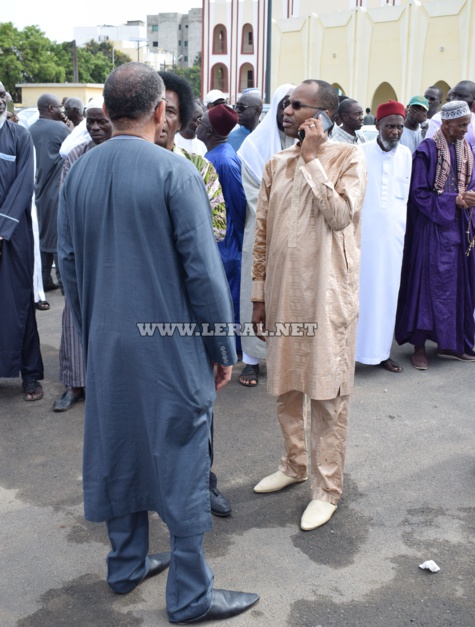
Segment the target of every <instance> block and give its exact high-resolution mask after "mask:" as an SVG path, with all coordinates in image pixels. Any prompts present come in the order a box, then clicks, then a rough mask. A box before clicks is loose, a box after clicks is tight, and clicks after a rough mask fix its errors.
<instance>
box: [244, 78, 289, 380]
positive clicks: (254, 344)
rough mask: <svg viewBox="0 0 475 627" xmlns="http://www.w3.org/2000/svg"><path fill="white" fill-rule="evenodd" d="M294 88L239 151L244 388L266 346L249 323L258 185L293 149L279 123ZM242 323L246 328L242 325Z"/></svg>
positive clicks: (281, 91)
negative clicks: (268, 167)
mask: <svg viewBox="0 0 475 627" xmlns="http://www.w3.org/2000/svg"><path fill="white" fill-rule="evenodd" d="M293 89H294V85H291V84H286V85H281V86H280V87H278V88H277V89H276V91H275V93H274V96H273V97H272V103H271V108H270V111H269V113H268V114H267V115H266V117H265V118H264V120H263V121H262V122H261V123H260V124H259V126H258V127H257V128H256V129H255V130H254V131H253V132H252V133H251V134H250V135H249V137H247V138H246V139H245V140H244V142H243V143H242V145H241V147H240V149H239V150H238V153H237V154H238V157H239V159H240V160H241V163H242V186H243V188H244V193H245V194H246V200H247V209H246V224H245V227H244V240H243V244H242V269H241V301H240V303H241V305H240V307H241V325H242V326H243V328H244V329H245V331H244V334H243V336H242V338H241V343H242V361H243V364H244V368H243V370H242V372H241V376H240V377H239V383H241V385H245V386H246V387H255V386H256V385H257V382H258V380H259V360H260V359H265V357H266V347H265V344H264V342H261V341H260V340H259V339H258V338H257V337H256V336H255V334H254V333H253V332H251V330H250V329H249V323H250V322H251V320H252V301H251V290H252V279H251V268H252V247H253V246H254V226H255V222H256V207H257V196H258V194H259V188H260V186H261V181H262V175H263V173H264V166H265V164H266V162H267V161H269V159H270V158H271V157H272V156H273V155H275V153H276V152H280V151H281V150H284V149H285V148H289V147H290V146H293V144H294V143H295V139H294V138H293V137H287V135H286V134H285V133H284V127H283V126H282V120H283V117H284V109H283V107H282V101H283V100H284V98H285V97H286V96H290V94H291V93H292V91H293ZM245 323H248V324H247V327H246V326H244V325H245Z"/></svg>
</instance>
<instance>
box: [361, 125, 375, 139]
mask: <svg viewBox="0 0 475 627" xmlns="http://www.w3.org/2000/svg"><path fill="white" fill-rule="evenodd" d="M361 132H362V133H363V135H364V136H365V139H366V141H367V142H370V141H371V140H372V139H375V138H376V137H377V136H378V129H377V128H376V126H374V124H365V125H364V126H362V127H361Z"/></svg>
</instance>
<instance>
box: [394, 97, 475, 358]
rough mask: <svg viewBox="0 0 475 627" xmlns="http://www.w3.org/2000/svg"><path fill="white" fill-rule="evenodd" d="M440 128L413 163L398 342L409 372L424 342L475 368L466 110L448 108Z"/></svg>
mask: <svg viewBox="0 0 475 627" xmlns="http://www.w3.org/2000/svg"><path fill="white" fill-rule="evenodd" d="M441 118H442V125H441V128H440V130H439V131H437V133H436V134H435V135H434V136H433V137H432V138H430V139H429V138H428V139H425V140H424V141H423V142H422V143H421V144H420V145H419V147H418V148H417V149H416V151H415V153H414V157H413V166H412V180H411V190H410V193H409V203H408V214H407V229H406V239H405V244H404V258H403V267H402V277H401V288H400V292H399V302H398V311H397V319H396V340H397V342H398V343H399V344H404V343H406V342H410V343H411V344H413V345H414V354H413V356H412V365H413V366H414V367H415V368H417V369H418V370H427V368H428V367H429V361H428V359H427V355H426V351H425V342H426V340H432V341H433V342H436V343H437V346H438V350H437V355H438V356H439V357H443V358H445V359H456V360H458V361H465V362H469V361H470V362H471V361H475V352H474V350H473V345H474V336H475V322H474V317H473V312H474V308H475V256H474V255H475V251H474V250H473V248H474V242H475V226H474V225H475V216H472V213H473V207H474V206H475V191H473V190H474V189H475V176H474V168H473V161H474V157H473V152H472V150H471V149H470V146H469V144H468V143H467V142H466V140H465V139H464V135H465V134H466V132H467V128H468V125H469V124H470V120H471V115H470V109H469V107H468V105H467V103H466V102H463V101H452V102H448V103H447V104H445V105H444V106H443V107H442V110H441Z"/></svg>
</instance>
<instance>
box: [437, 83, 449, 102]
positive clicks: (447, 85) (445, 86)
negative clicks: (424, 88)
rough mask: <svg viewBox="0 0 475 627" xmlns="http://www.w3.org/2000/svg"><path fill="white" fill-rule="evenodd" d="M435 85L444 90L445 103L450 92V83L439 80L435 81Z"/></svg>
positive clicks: (443, 100)
mask: <svg viewBox="0 0 475 627" xmlns="http://www.w3.org/2000/svg"><path fill="white" fill-rule="evenodd" d="M434 87H438V88H439V89H441V90H442V104H445V99H446V97H447V94H448V92H449V89H450V85H449V84H448V83H446V82H445V81H437V83H434Z"/></svg>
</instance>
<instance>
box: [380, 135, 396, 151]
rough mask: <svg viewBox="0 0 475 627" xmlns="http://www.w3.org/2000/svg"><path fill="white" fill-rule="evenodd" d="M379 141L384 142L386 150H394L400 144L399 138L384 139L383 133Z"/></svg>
mask: <svg viewBox="0 0 475 627" xmlns="http://www.w3.org/2000/svg"><path fill="white" fill-rule="evenodd" d="M379 141H380V142H381V143H382V145H383V146H384V149H385V150H394V149H395V148H397V147H398V144H399V139H392V140H391V141H388V140H387V139H383V138H382V137H381V135H380V136H379Z"/></svg>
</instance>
